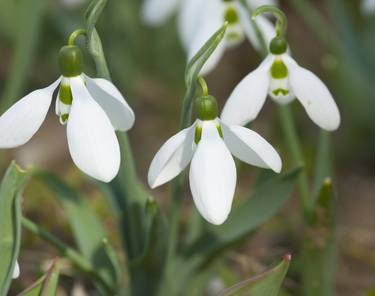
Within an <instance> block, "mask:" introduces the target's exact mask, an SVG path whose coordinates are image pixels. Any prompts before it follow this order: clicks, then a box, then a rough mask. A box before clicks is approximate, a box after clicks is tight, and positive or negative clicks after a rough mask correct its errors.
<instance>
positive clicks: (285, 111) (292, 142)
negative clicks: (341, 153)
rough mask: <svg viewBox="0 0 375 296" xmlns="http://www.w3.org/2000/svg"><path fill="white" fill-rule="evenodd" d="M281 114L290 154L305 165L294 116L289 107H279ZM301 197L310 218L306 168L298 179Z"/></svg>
mask: <svg viewBox="0 0 375 296" xmlns="http://www.w3.org/2000/svg"><path fill="white" fill-rule="evenodd" d="M279 114H280V120H281V125H282V129H283V131H284V134H285V137H286V141H287V144H288V146H289V149H290V152H291V154H292V157H293V161H294V163H295V164H297V165H305V161H304V157H303V154H302V150H301V145H300V142H299V139H298V134H297V131H296V127H295V123H294V120H293V115H292V112H291V110H290V106H288V105H280V106H279ZM298 186H299V195H300V200H301V205H302V208H303V211H304V214H305V215H306V218H308V215H309V212H310V203H311V202H310V193H309V182H308V177H307V173H306V168H304V169H303V170H302V171H301V173H300V175H299V178H298Z"/></svg>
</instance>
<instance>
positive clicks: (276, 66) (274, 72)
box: [271, 59, 288, 79]
mask: <svg viewBox="0 0 375 296" xmlns="http://www.w3.org/2000/svg"><path fill="white" fill-rule="evenodd" d="M271 76H272V78H274V79H284V78H286V77H288V68H287V67H286V66H285V64H284V63H283V61H282V60H281V59H276V60H275V61H274V62H273V64H272V67H271Z"/></svg>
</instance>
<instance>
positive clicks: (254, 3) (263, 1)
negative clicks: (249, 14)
mask: <svg viewBox="0 0 375 296" xmlns="http://www.w3.org/2000/svg"><path fill="white" fill-rule="evenodd" d="M247 3H248V4H249V5H250V6H251V8H253V9H257V8H258V7H259V6H262V5H275V6H277V5H278V3H277V1H276V0H247Z"/></svg>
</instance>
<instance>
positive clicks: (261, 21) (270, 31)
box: [237, 3, 276, 51]
mask: <svg viewBox="0 0 375 296" xmlns="http://www.w3.org/2000/svg"><path fill="white" fill-rule="evenodd" d="M237 11H238V13H239V18H240V22H241V24H242V27H243V30H244V32H245V34H246V36H247V38H248V39H249V41H250V42H251V44H252V45H253V46H254V47H255V49H256V50H258V51H259V50H261V49H262V47H261V44H260V43H259V41H258V37H257V35H256V33H255V30H254V26H253V23H252V21H251V19H250V18H249V13H248V11H247V10H246V9H245V8H244V7H243V6H242V5H241V4H239V3H237ZM255 23H256V24H257V26H258V28H259V30H260V32H261V33H262V36H263V38H264V41H265V43H266V44H269V43H270V42H271V40H272V38H274V37H275V36H276V31H275V27H274V25H273V24H272V23H271V22H270V21H269V20H268V19H267V18H266V17H264V16H261V15H259V16H257V18H256V20H255Z"/></svg>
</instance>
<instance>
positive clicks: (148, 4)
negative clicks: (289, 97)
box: [141, 0, 276, 74]
mask: <svg viewBox="0 0 375 296" xmlns="http://www.w3.org/2000/svg"><path fill="white" fill-rule="evenodd" d="M245 2H246V3H247V5H248V6H249V7H250V8H251V9H255V8H256V7H258V6H260V5H265V4H273V5H275V4H276V1H275V0H246V1H245ZM177 7H178V17H177V22H178V32H179V35H180V39H181V42H182V45H183V47H184V48H185V50H186V52H187V59H188V60H190V59H191V58H192V57H193V56H194V55H195V54H196V53H197V52H198V50H199V49H200V48H201V47H202V46H203V45H204V43H205V42H206V41H207V40H208V39H209V37H210V36H212V34H213V33H214V32H216V31H217V30H218V29H219V28H220V27H221V26H222V24H223V23H224V22H225V21H227V22H228V28H227V32H226V36H225V40H224V42H222V44H221V45H220V46H219V47H218V48H217V50H216V51H215V52H214V53H213V54H212V56H211V57H210V59H209V60H208V61H207V63H206V65H205V66H204V68H203V69H202V72H201V73H202V74H207V73H208V72H210V71H211V70H212V69H213V68H214V67H215V66H216V65H217V64H218V62H219V61H220V59H221V57H222V56H223V54H224V51H225V49H227V48H230V47H233V46H236V45H238V44H240V43H241V42H242V41H243V40H244V39H245V38H248V39H249V41H250V42H251V44H252V45H253V46H254V47H255V49H257V50H260V49H261V44H259V42H258V39H257V32H256V30H255V28H254V24H253V23H252V21H251V19H250V18H249V12H248V11H247V8H246V7H244V6H243V4H241V3H239V1H234V0H204V1H202V0H146V1H145V2H144V5H143V6H142V11H141V14H142V19H143V20H144V22H146V23H147V24H149V25H159V24H162V23H164V22H165V20H166V19H167V18H168V17H169V16H170V15H171V14H172V13H173V12H174V11H175V9H176V8H177ZM256 25H257V27H258V28H259V30H260V33H261V34H262V35H263V36H264V37H265V40H266V42H268V41H270V40H271V39H272V38H273V37H274V36H275V30H274V27H273V25H272V23H271V22H270V21H269V20H268V19H267V18H265V17H262V16H260V17H259V18H258V19H257V20H256Z"/></svg>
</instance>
